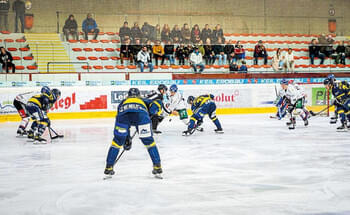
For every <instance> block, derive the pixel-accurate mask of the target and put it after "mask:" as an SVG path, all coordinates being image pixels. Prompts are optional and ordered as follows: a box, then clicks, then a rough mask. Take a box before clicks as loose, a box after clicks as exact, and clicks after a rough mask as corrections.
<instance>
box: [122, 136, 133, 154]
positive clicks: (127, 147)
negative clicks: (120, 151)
mask: <svg viewBox="0 0 350 215" xmlns="http://www.w3.org/2000/svg"><path fill="white" fill-rule="evenodd" d="M131 145H132V139H131V137H130V136H127V137H126V140H125V144H124V146H123V147H124V149H125V150H126V151H129V150H130V149H131Z"/></svg>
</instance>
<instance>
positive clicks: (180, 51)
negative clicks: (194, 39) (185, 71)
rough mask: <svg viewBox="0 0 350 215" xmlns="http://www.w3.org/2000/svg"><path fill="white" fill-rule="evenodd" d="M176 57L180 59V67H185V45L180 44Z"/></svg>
mask: <svg viewBox="0 0 350 215" xmlns="http://www.w3.org/2000/svg"><path fill="white" fill-rule="evenodd" d="M175 55H176V57H177V58H178V59H179V65H185V46H184V44H180V45H179V46H178V47H176V51H175Z"/></svg>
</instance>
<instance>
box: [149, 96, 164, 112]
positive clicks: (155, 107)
mask: <svg viewBox="0 0 350 215" xmlns="http://www.w3.org/2000/svg"><path fill="white" fill-rule="evenodd" d="M162 108H163V102H162V100H161V99H156V100H153V101H152V102H151V104H150V105H149V114H150V115H151V116H152V115H155V114H156V115H158V116H160V115H161V114H162Z"/></svg>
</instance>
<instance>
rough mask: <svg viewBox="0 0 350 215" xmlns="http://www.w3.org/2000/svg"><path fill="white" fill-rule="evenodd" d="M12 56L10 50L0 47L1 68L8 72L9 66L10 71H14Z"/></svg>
mask: <svg viewBox="0 0 350 215" xmlns="http://www.w3.org/2000/svg"><path fill="white" fill-rule="evenodd" d="M12 61H13V58H12V55H11V53H10V52H8V51H6V49H5V48H4V47H0V63H1V65H2V66H1V68H2V70H5V71H6V73H9V68H12V73H15V70H16V66H15V64H13V63H12Z"/></svg>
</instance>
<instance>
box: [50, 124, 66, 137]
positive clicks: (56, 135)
mask: <svg viewBox="0 0 350 215" xmlns="http://www.w3.org/2000/svg"><path fill="white" fill-rule="evenodd" d="M51 131H52V132H53V133H54V134H55V136H52V134H51ZM49 134H50V138H51V140H54V139H57V138H63V137H64V136H63V135H60V134H58V133H57V132H56V131H55V130H53V128H51V126H49Z"/></svg>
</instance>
